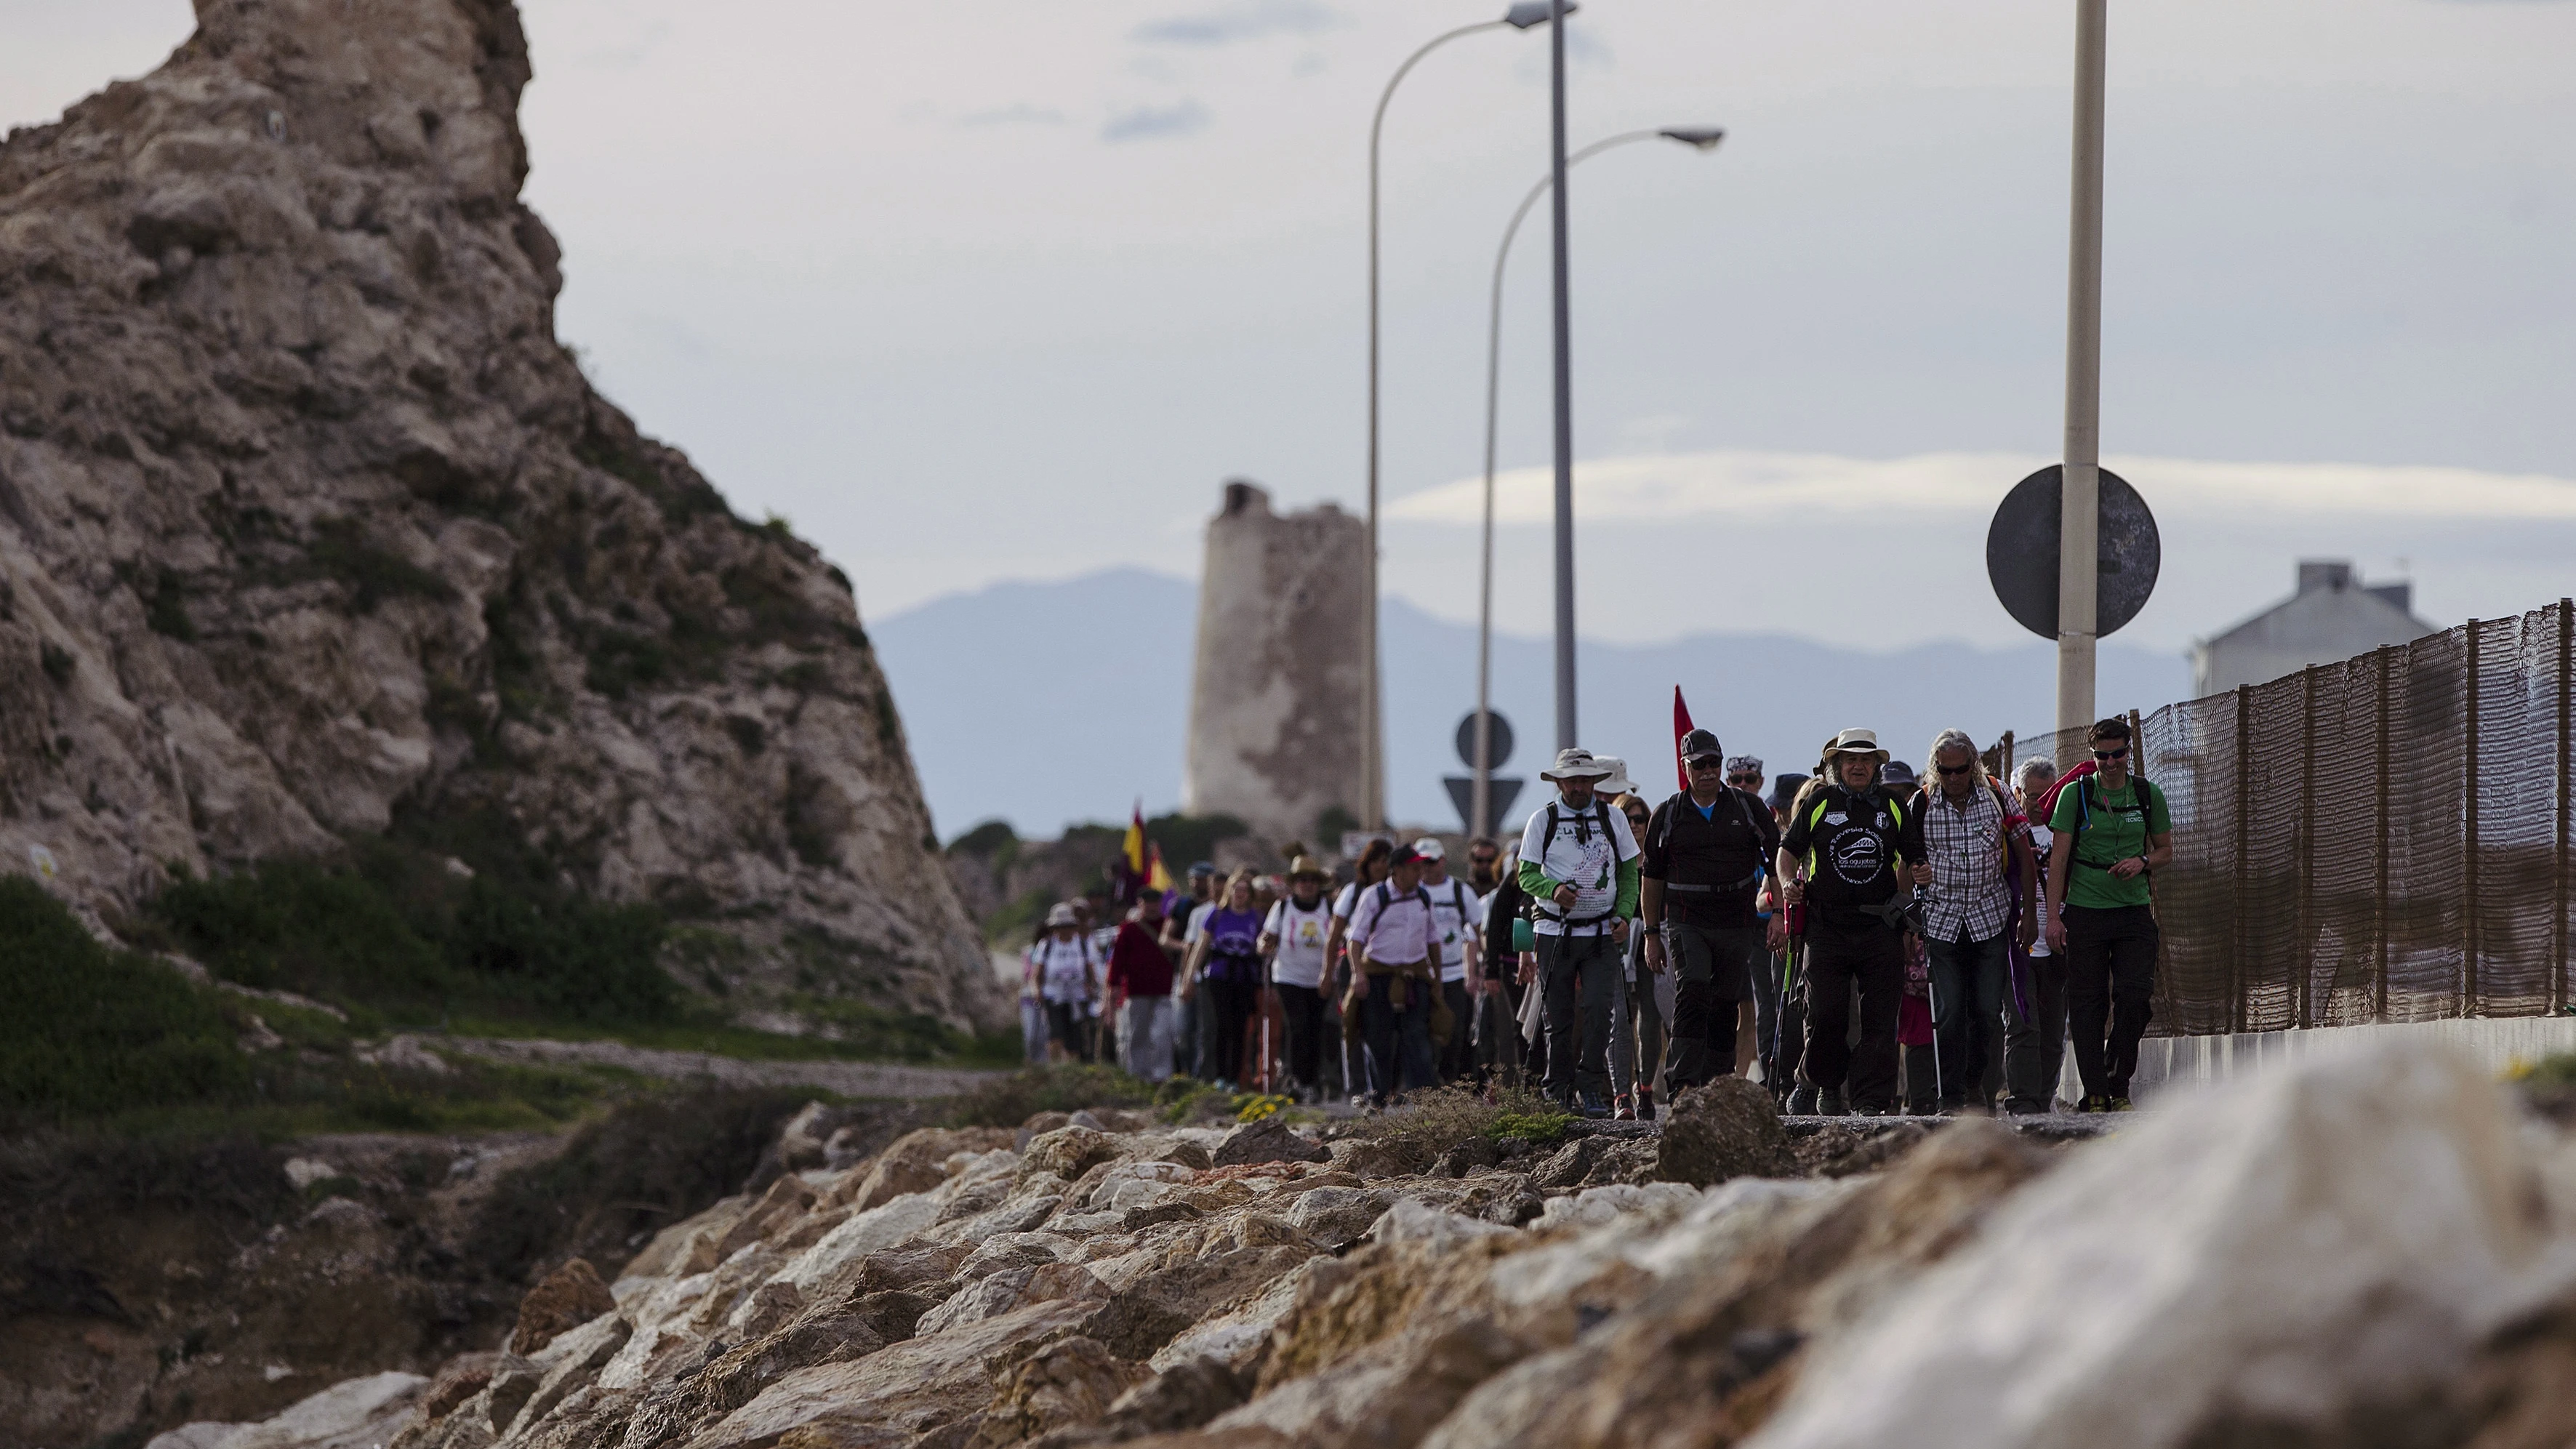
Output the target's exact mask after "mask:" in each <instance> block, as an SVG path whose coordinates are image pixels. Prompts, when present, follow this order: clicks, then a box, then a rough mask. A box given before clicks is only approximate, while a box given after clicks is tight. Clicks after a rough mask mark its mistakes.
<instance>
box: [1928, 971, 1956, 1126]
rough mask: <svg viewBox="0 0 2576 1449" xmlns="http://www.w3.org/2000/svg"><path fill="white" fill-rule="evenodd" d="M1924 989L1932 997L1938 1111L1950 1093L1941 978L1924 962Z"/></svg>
mask: <svg viewBox="0 0 2576 1449" xmlns="http://www.w3.org/2000/svg"><path fill="white" fill-rule="evenodd" d="M1924 967H1925V970H1924V972H1923V991H1924V994H1925V995H1927V996H1929V997H1931V998H1932V1109H1933V1110H1934V1111H1935V1112H1938V1111H1939V1110H1940V1108H1941V1103H1942V1101H1943V1099H1945V1098H1947V1097H1948V1096H1949V1095H1950V1094H1949V1092H1948V1091H1947V1090H1945V1085H1944V1083H1943V1082H1942V1080H1941V978H1940V976H1938V975H1937V974H1935V973H1934V972H1933V971H1932V970H1931V969H1930V967H1931V963H1930V962H1928V961H1927V962H1925V963H1924Z"/></svg>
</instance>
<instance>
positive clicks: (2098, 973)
mask: <svg viewBox="0 0 2576 1449" xmlns="http://www.w3.org/2000/svg"><path fill="white" fill-rule="evenodd" d="M2089 741H2090V743H2091V745H2092V749H2093V765H2094V770H2093V774H2092V775H2091V776H2090V777H2087V778H2079V779H2075V780H2070V781H2068V782H2066V784H2065V785H2064V786H2063V787H2061V788H2060V789H2059V790H2058V792H2057V809H2056V810H2055V811H2054V812H2053V813H2052V814H2051V815H2050V816H2049V820H2048V828H2049V829H2050V831H2052V832H2053V833H2054V834H2055V836H2056V838H2055V839H2054V840H2053V841H2051V842H2050V844H2049V859H2048V949H2049V950H2050V952H2051V953H2053V954H2054V955H2056V956H2057V958H2058V959H2059V960H2060V961H2062V962H2063V963H2064V964H2065V970H2066V1015H2067V1026H2068V1031H2069V1034H2070V1035H2072V1036H2073V1037H2074V1041H2075V1070H2076V1073H2077V1075H2079V1076H2081V1077H2082V1078H2083V1079H2084V1102H2083V1105H2082V1110H2084V1111H2087V1112H2125V1111H2127V1110H2128V1109H2129V1076H2130V1074H2131V1073H2132V1072H2133V1071H2135V1070H2136V1069H2137V1065H2138V1038H2140V1037H2142V1036H2144V1035H2146V1032H2147V1018H2148V1017H2149V1016H2150V1015H2151V1014H2152V1009H2153V1004H2154V996H2155V988H2156V940H2157V935H2156V917H2155V907H2154V899H2155V898H2154V895H2153V893H2152V889H2151V886H2150V880H2149V877H2150V875H2151V873H2152V872H2153V871H2154V870H2155V869H2156V868H2157V867H2158V866H2161V865H2165V864H2168V863H2169V862H2171V861H2172V860H2173V816H2172V814H2171V813H2170V812H2169V811H2167V809H2166V808H2165V797H2164V792H2163V791H2161V790H2159V789H2157V788H2156V787H2155V786H2153V785H2151V784H2149V783H2148V782H2147V781H2146V780H2144V779H2141V778H2138V777H2137V776H2136V775H2134V774H2133V773H2132V772H2131V769H2130V766H2131V763H2132V761H2131V754H2132V752H2133V751H2134V749H2135V748H2136V741H2135V740H2134V739H2133V738H2132V737H2131V731H2130V729H2129V722H2128V721H2127V720H2125V719H2120V718H2117V717H2114V718H2111V719H2106V720H2103V721H2101V722H2100V723H2098V724H2096V725H2094V726H2093V729H2092V731H2091V734H2090V736H2089ZM2106 1023H2107V1026H2108V1041H2107V1043H2106V1041H2105V1026H2106Z"/></svg>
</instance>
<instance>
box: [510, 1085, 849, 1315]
mask: <svg viewBox="0 0 2576 1449" xmlns="http://www.w3.org/2000/svg"><path fill="white" fill-rule="evenodd" d="M817 1095H819V1094H817V1093H815V1092H813V1091H812V1090H810V1089H807V1088H801V1087H797V1088H789V1087H761V1088H705V1089H698V1090H692V1091H672V1092H663V1093H658V1094H655V1095H652V1096H647V1097H641V1098H637V1099H635V1100H633V1101H630V1102H627V1103H624V1104H623V1105H621V1106H619V1107H618V1108H617V1109H616V1110H615V1111H613V1112H610V1113H608V1114H607V1115H605V1116H603V1117H601V1118H600V1119H598V1120H596V1121H593V1122H590V1123H587V1124H585V1125H583V1126H582V1127H581V1128H580V1129H579V1130H578V1132H577V1133H576V1135H575V1136H574V1138H573V1140H572V1142H571V1144H570V1145H569V1146H567V1147H566V1148H565V1149H564V1151H563V1152H562V1153H561V1154H560V1155H558V1156H556V1157H554V1158H552V1159H550V1160H548V1161H545V1162H542V1163H538V1164H536V1165H534V1166H531V1167H527V1168H523V1169H520V1170H519V1171H517V1172H513V1173H511V1174H510V1175H508V1176H507V1177H505V1178H503V1179H502V1180H501V1182H500V1184H499V1185H498V1186H496V1187H495V1188H494V1190H493V1193H492V1196H491V1198H490V1199H489V1200H488V1201H487V1202H486V1203H485V1204H484V1206H483V1208H482V1210H481V1211H480V1213H479V1214H478V1215H477V1217H476V1219H475V1222H474V1226H473V1229H472V1231H471V1233H470V1234H469V1237H468V1247H467V1251H468V1254H469V1256H471V1257H473V1258H474V1259H475V1260H477V1261H478V1262H480V1263H481V1264H483V1265H484V1267H485V1271H487V1272H489V1273H491V1274H492V1275H493V1276H494V1277H496V1278H498V1279H500V1280H502V1281H504V1282H521V1281H525V1280H527V1279H528V1278H530V1277H532V1276H533V1275H534V1273H535V1272H536V1271H537V1270H541V1269H544V1268H550V1267H552V1266H554V1264H555V1263H557V1262H560V1261H561V1260H562V1259H563V1258H565V1257H568V1256H573V1255H579V1256H582V1257H586V1258H588V1259H590V1261H591V1263H592V1264H593V1265H594V1266H596V1267H597V1268H598V1269H599V1270H600V1273H601V1275H602V1276H604V1277H608V1278H614V1277H616V1276H617V1269H618V1268H619V1267H620V1266H621V1265H623V1264H624V1263H625V1262H626V1261H627V1259H629V1258H631V1257H633V1256H634V1255H635V1252H636V1250H637V1249H638V1248H640V1247H642V1246H643V1244H644V1242H645V1240H646V1239H647V1238H648V1237H649V1235H651V1234H652V1233H656V1232H659V1231H661V1230H662V1229H663V1228H667V1227H669V1226H670V1225H671V1224H673V1223H675V1222H678V1221H680V1220H681V1219H683V1218H685V1217H688V1216H689V1215H690V1214H692V1213H695V1212H697V1211H698V1210H700V1209H701V1208H704V1207H705V1206H706V1205H707V1204H708V1203H710V1202H713V1201H715V1200H716V1199H717V1198H720V1197H723V1196H724V1195H726V1194H727V1193H730V1192H734V1191H737V1190H738V1189H739V1188H740V1186H741V1185H742V1183H743V1181H744V1180H745V1179H746V1178H748V1177H749V1176H750V1175H751V1172H752V1169H753V1168H755V1167H757V1166H758V1165H759V1163H760V1157H761V1153H762V1152H763V1151H765V1150H766V1149H767V1148H768V1146H769V1143H770V1141H771V1140H772V1139H773V1138H775V1137H776V1136H777V1135H778V1128H779V1125H780V1124H781V1123H782V1122H784V1121H786V1119H787V1118H788V1116H789V1115H790V1114H792V1113H794V1112H795V1111H796V1110H797V1109H798V1108H799V1107H802V1106H803V1105H804V1104H805V1103H807V1102H810V1101H813V1100H815V1098H816V1097H817Z"/></svg>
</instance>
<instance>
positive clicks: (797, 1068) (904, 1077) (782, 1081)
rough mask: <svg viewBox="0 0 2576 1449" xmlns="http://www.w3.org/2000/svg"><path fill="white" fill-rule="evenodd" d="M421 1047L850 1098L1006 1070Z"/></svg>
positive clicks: (434, 1040) (549, 1044)
mask: <svg viewBox="0 0 2576 1449" xmlns="http://www.w3.org/2000/svg"><path fill="white" fill-rule="evenodd" d="M421 1044H422V1045H423V1046H427V1047H434V1048H436V1049H437V1050H439V1051H443V1052H458V1053H462V1054H464V1055H467V1056H476V1057H482V1058H484V1059H485V1060H487V1061H496V1062H515V1063H519V1064H522V1065H546V1066H576V1065H581V1064H584V1063H589V1064H594V1065H598V1066H608V1067H622V1068H624V1069H626V1070H627V1071H630V1072H636V1073H640V1074H642V1075H644V1076H648V1077H660V1078H663V1079H665V1080H669V1081H695V1080H698V1079H701V1078H704V1079H709V1080H712V1081H715V1082H719V1083H722V1084H723V1085H725V1086H728V1087H776V1086H797V1087H819V1088H821V1089H823V1090H824V1091H827V1092H837V1093H839V1094H840V1095H841V1096H844V1097H952V1096H955V1095H957V1094H958V1093H960V1092H967V1091H972V1090H974V1089H975V1088H976V1087H978V1086H980V1085H982V1084H983V1083H985V1082H987V1081H990V1080H991V1079H992V1078H994V1077H997V1076H1001V1075H1003V1074H1002V1073H1000V1072H978V1071H961V1070H958V1069H956V1068H951V1067H906V1066H896V1065H892V1064H889V1063H883V1062H845V1061H807V1062H778V1061H744V1060H742V1059H741V1058H739V1057H720V1056H715V1055H712V1054H710V1053H707V1052H675V1051H661V1050H657V1049H655V1048H652V1047H637V1046H628V1045H626V1044H625V1043H624V1042H613V1041H541V1040H520V1039H515V1038H494V1037H468V1036H445V1037H429V1038H422V1039H421Z"/></svg>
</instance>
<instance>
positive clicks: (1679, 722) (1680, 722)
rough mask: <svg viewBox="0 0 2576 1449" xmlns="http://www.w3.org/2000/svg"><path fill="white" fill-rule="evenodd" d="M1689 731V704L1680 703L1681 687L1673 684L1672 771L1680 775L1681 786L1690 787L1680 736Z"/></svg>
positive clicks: (1688, 771)
mask: <svg viewBox="0 0 2576 1449" xmlns="http://www.w3.org/2000/svg"><path fill="white" fill-rule="evenodd" d="M1690 732H1691V721H1690V706H1689V705H1686V704H1684V703H1682V687H1681V686H1680V685H1678V684H1676V685H1674V686H1673V773H1674V774H1675V775H1678V776H1680V777H1681V782H1682V788H1683V789H1685V790H1687V789H1689V788H1690V766H1689V765H1688V764H1687V763H1685V762H1684V761H1683V760H1682V736H1684V735H1686V734H1689V733H1690Z"/></svg>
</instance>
